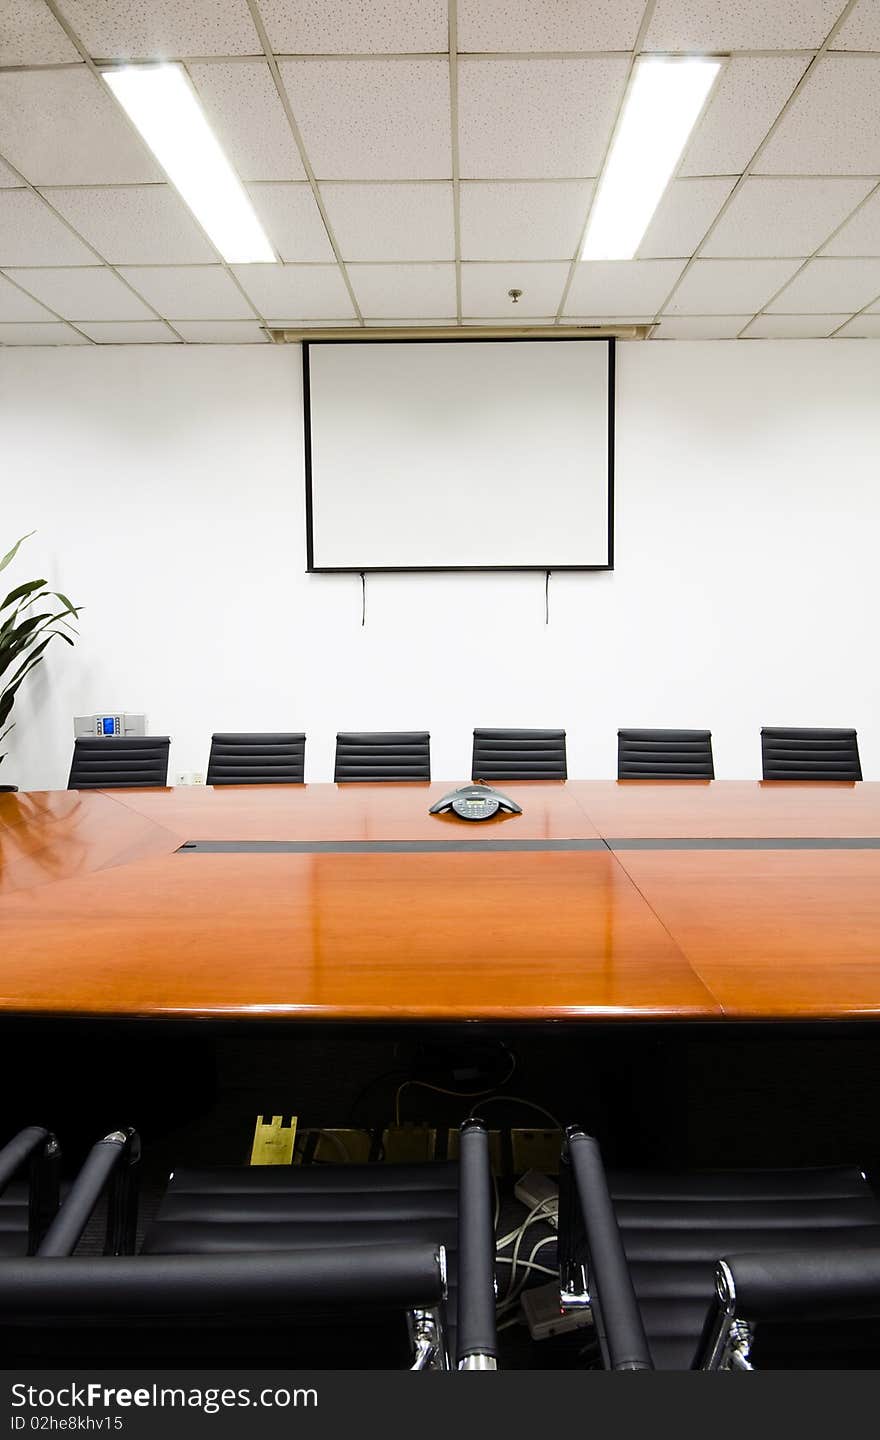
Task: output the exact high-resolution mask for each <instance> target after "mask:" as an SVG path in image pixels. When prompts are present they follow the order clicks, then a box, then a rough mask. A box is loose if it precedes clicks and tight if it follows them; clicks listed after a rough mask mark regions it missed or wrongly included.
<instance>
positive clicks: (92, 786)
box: [67, 735, 171, 790]
mask: <svg viewBox="0 0 880 1440" xmlns="http://www.w3.org/2000/svg"><path fill="white" fill-rule="evenodd" d="M170 744H171V741H170V739H169V737H168V736H167V735H109V736H107V737H106V739H105V738H104V737H102V736H98V735H80V736H78V737H77V739H76V740H75V742H74V746H73V761H72V763H71V766H70V778H69V780H68V782H67V788H68V790H123V789H124V790H131V789H134V788H139V787H141V786H145V785H152V786H159V787H162V786H164V785H167V784H168V749H169V746H170Z"/></svg>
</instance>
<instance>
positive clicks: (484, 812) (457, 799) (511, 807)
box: [428, 785, 522, 820]
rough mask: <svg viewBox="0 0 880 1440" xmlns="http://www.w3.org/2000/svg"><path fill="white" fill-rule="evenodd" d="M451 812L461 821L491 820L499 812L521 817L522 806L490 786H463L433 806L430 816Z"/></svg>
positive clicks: (451, 791) (429, 812)
mask: <svg viewBox="0 0 880 1440" xmlns="http://www.w3.org/2000/svg"><path fill="white" fill-rule="evenodd" d="M449 811H451V812H452V813H453V815H457V816H458V818H459V820H491V819H492V816H493V815H497V814H498V812H499V811H501V812H502V813H503V814H506V815H521V814H522V806H521V805H517V803H516V801H515V800H511V799H510V797H509V796H508V795H502V794H501V791H500V790H493V789H492V787H491V786H490V785H462V786H461V787H460V789H458V790H450V792H449V794H448V795H444V796H443V799H442V800H438V801H437V803H436V805H432V806H431V808H430V809H429V811H428V814H429V815H445V814H447V813H448V812H449Z"/></svg>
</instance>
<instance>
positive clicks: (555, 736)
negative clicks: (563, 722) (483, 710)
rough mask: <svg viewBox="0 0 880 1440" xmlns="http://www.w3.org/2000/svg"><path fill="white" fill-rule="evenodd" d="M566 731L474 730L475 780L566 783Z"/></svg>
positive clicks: (473, 774)
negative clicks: (557, 781) (563, 781)
mask: <svg viewBox="0 0 880 1440" xmlns="http://www.w3.org/2000/svg"><path fill="white" fill-rule="evenodd" d="M567 777H568V769H567V764H566V756H565V731H564V730H475V731H474V755H473V764H472V766H471V778H472V779H474V780H565V779H567Z"/></svg>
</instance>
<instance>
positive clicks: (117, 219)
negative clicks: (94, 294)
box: [42, 185, 217, 265]
mask: <svg viewBox="0 0 880 1440" xmlns="http://www.w3.org/2000/svg"><path fill="white" fill-rule="evenodd" d="M42 193H43V194H44V196H45V198H46V199H47V200H48V201H49V203H50V205H54V206H55V209H56V210H58V211H60V213H61V214H62V215H63V216H64V218H65V220H69V222H70V224H71V225H72V226H73V227H74V229H75V230H78V231H79V233H80V234H81V235H82V236H83V238H84V239H85V240H88V242H89V244H90V245H94V247H95V249H96V250H98V251H99V252H100V254H101V255H103V257H104V259H105V260H109V261H110V263H111V265H114V264H123V265H138V264H143V265H149V264H156V265H159V264H163V265H175V264H176V265H196V264H198V263H199V261H201V260H203V261H205V262H206V263H210V262H211V261H212V260H216V258H217V255H216V252H215V251H214V248H213V246H212V245H211V244H210V243H209V242H208V240H206V238H205V236H204V234H203V233H202V231H201V230H200V229H199V227H198V225H197V224H196V222H195V220H194V219H193V217H192V215H191V213H190V211H189V210H188V208H187V207H186V205H184V203H183V201H182V200H181V199H180V197H179V195H178V194H177V191H176V190H173V189H172V188H171V186H170V185H103V186H98V187H95V188H90V187H88V186H74V187H73V188H70V189H54V188H51V187H47V188H45V189H44V190H43V192H42Z"/></svg>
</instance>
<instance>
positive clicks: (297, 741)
mask: <svg viewBox="0 0 880 1440" xmlns="http://www.w3.org/2000/svg"><path fill="white" fill-rule="evenodd" d="M305 765H306V737H305V735H299V734H296V735H294V734H289V735H288V734H281V735H279V734H272V735H269V734H244V735H230V734H223V735H212V736H211V754H210V757H209V759H208V782H207V783H208V784H209V785H302V784H303V782H304V780H305Z"/></svg>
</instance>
